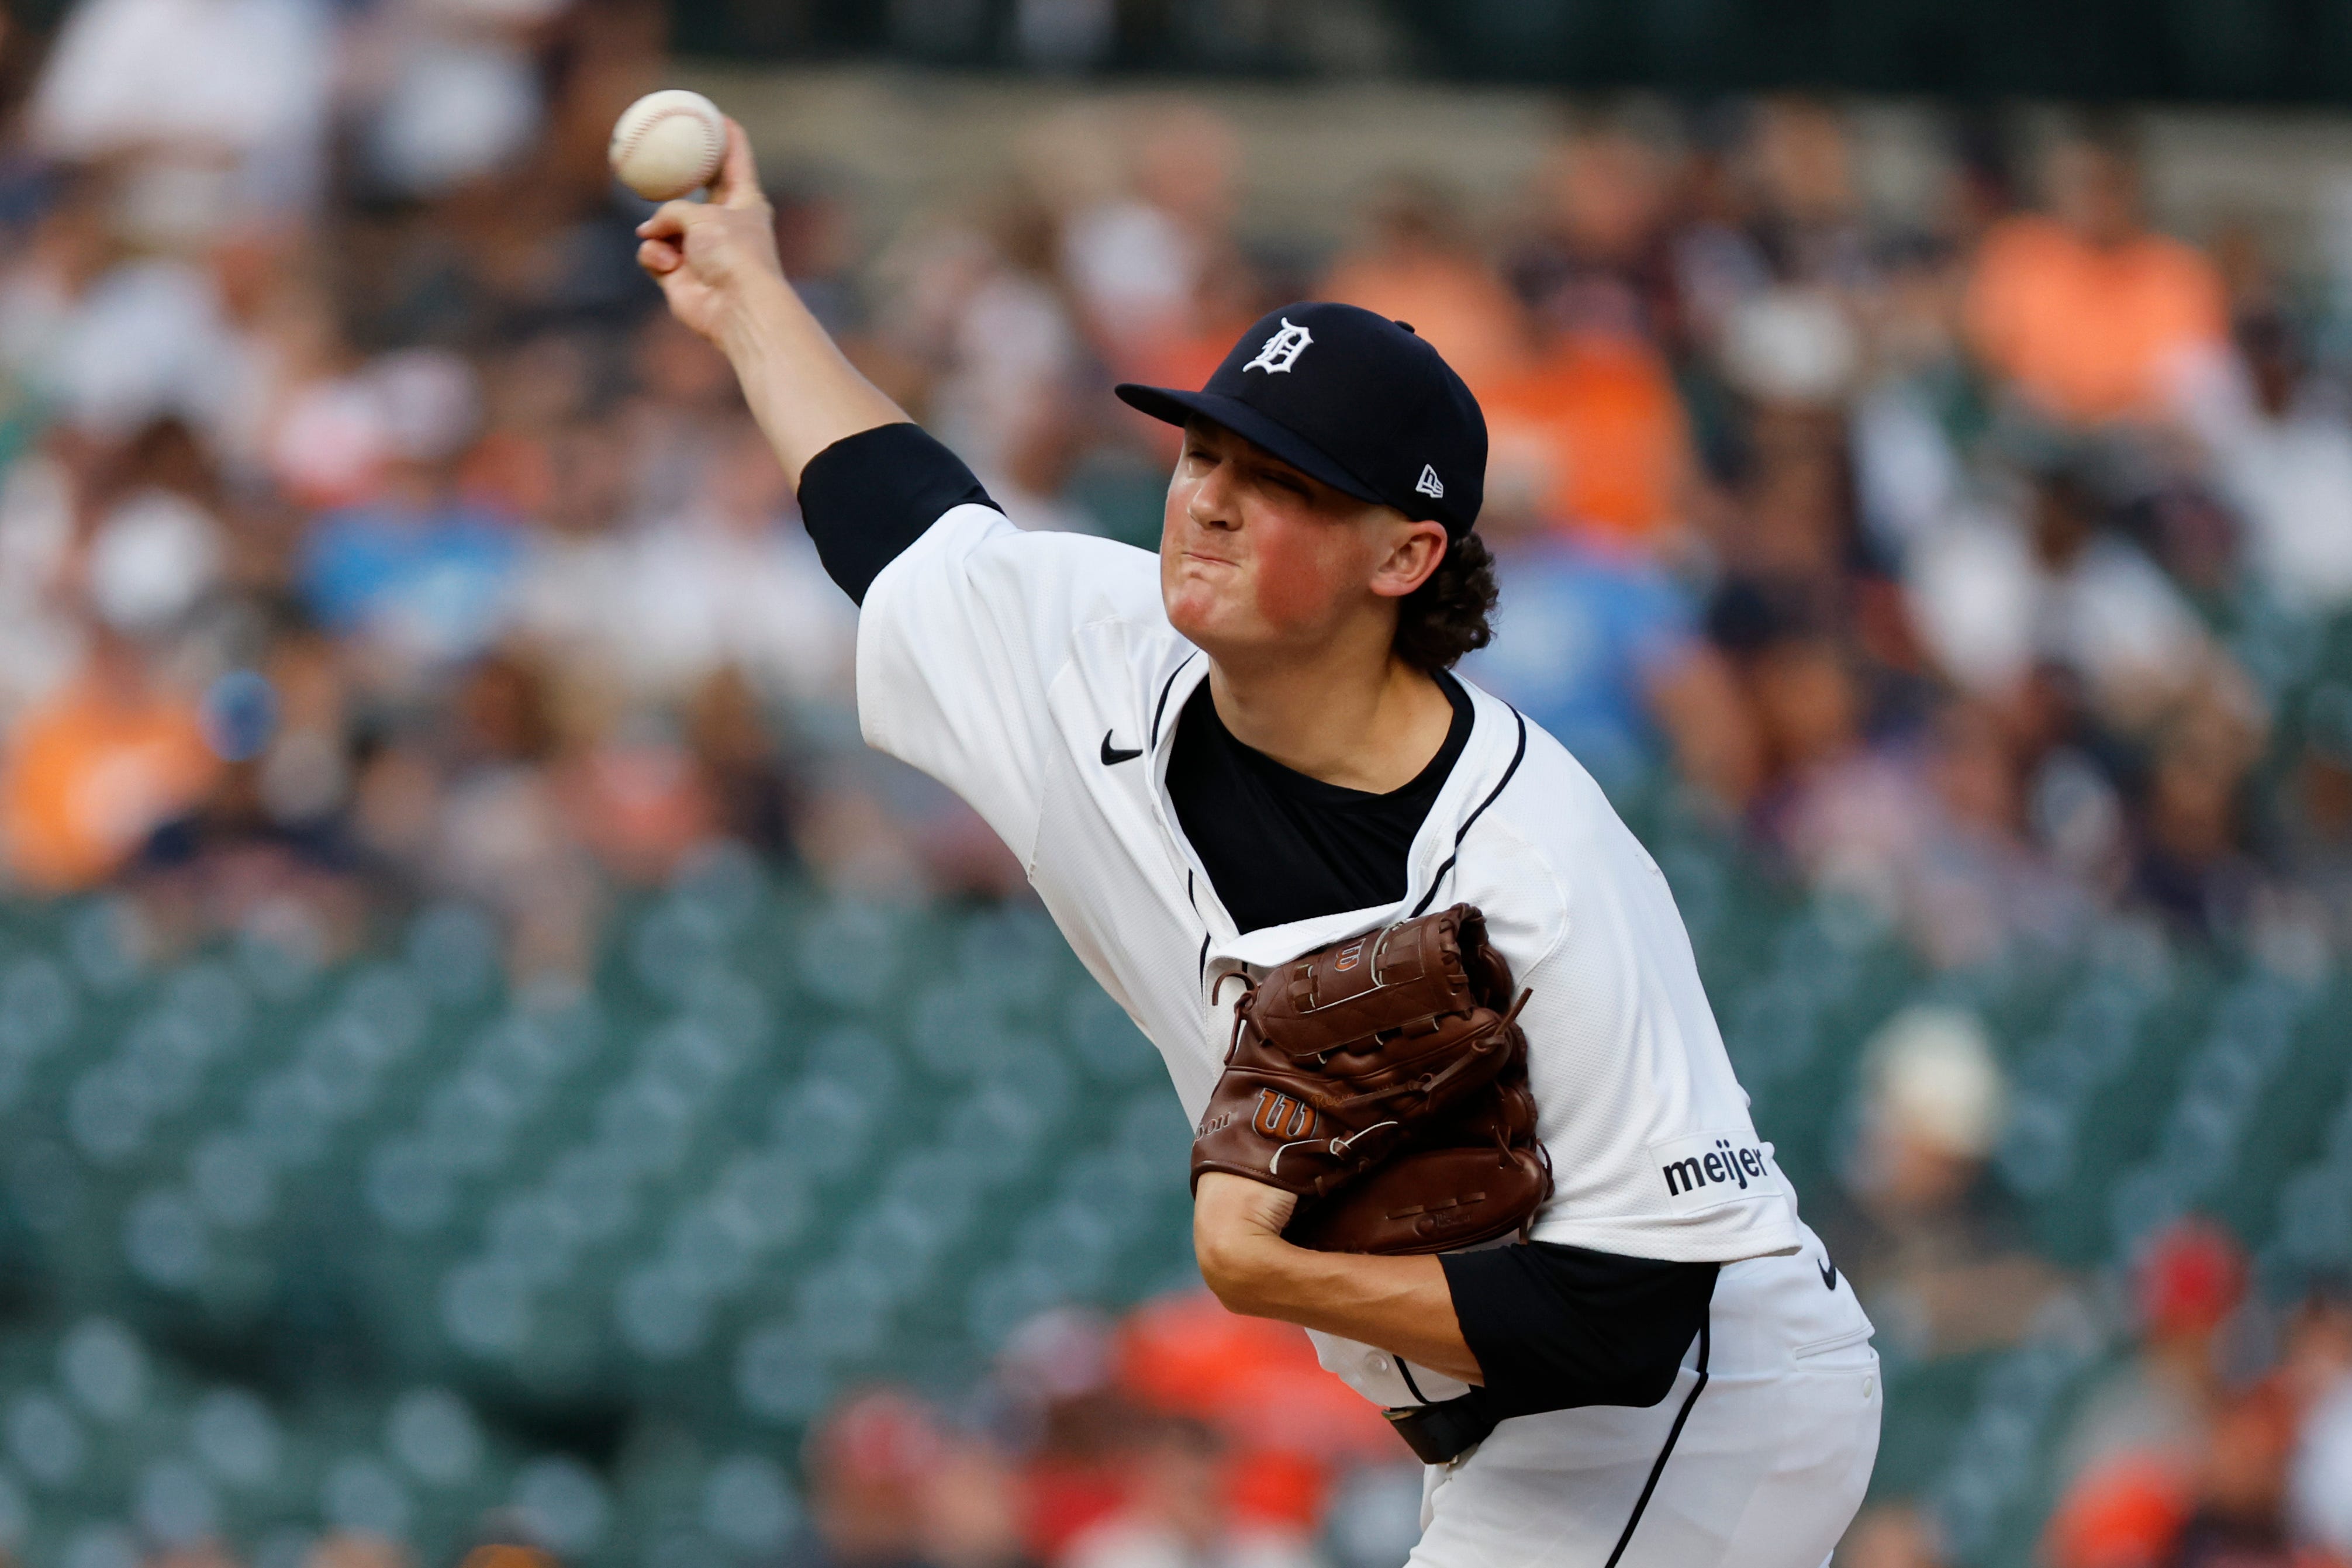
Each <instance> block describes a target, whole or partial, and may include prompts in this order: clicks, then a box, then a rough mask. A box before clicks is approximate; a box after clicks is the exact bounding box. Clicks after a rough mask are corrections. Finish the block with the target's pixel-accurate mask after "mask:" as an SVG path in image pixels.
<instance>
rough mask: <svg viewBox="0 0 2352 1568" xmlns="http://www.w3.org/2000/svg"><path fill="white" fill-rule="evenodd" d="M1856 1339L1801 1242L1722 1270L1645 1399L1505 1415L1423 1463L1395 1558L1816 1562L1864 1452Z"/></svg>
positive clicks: (1431, 1563) (1500, 1562)
mask: <svg viewBox="0 0 2352 1568" xmlns="http://www.w3.org/2000/svg"><path fill="white" fill-rule="evenodd" d="M1869 1336H1870V1321H1869V1319H1868V1318H1866V1317H1864V1314H1863V1311H1862V1308H1861V1305H1860V1304H1859V1303H1858V1302H1856V1301H1855V1300H1854V1299H1853V1288H1852V1287H1851V1286H1849V1285H1848V1284H1847V1283H1846V1282H1845V1280H1844V1279H1843V1278H1842V1277H1839V1276H1838V1275H1836V1274H1835V1272H1834V1271H1833V1270H1832V1269H1831V1268H1829V1267H1828V1263H1827V1259H1826V1258H1825V1257H1824V1256H1823V1255H1822V1252H1821V1251H1820V1244H1819V1243H1818V1242H1813V1241H1811V1240H1810V1238H1809V1241H1808V1245H1807V1247H1806V1248H1805V1250H1804V1251H1803V1252H1801V1253H1800V1254H1798V1255H1796V1256H1795V1257H1791V1258H1755V1259H1751V1260H1749V1261H1748V1262H1745V1263H1735V1264H1729V1265H1727V1266H1726V1267H1725V1268H1724V1269H1723V1272H1722V1274H1721V1276H1720V1277H1719V1278H1718V1279H1717V1285H1716V1293H1715V1301H1714V1304H1713V1306H1712V1307H1711V1309H1710V1310H1709V1321H1708V1326H1707V1332H1706V1334H1705V1335H1703V1336H1702V1337H1701V1338H1700V1340H1699V1341H1698V1342H1696V1343H1695V1344H1693V1346H1692V1347H1691V1350H1690V1352H1689V1353H1688V1354H1687V1355H1685V1357H1684V1361H1683V1370H1682V1374H1681V1376H1680V1377H1679V1378H1677V1379H1676V1381H1675V1388H1674V1391H1673V1392H1672V1393H1670V1394H1667V1395H1666V1397H1665V1398H1664V1399H1663V1400H1661V1401H1660V1402H1659V1403H1658V1404H1656V1405H1653V1406H1651V1407H1650V1408H1648V1409H1645V1410H1635V1409H1630V1408H1626V1407H1622V1406H1593V1407H1590V1408H1587V1409H1582V1410H1559V1411H1552V1412H1549V1413H1548V1414H1545V1415H1522V1416H1517V1417H1515V1418H1513V1419H1511V1420H1508V1421H1506V1422H1504V1423H1503V1424H1502V1425H1500V1426H1497V1427H1496V1428H1495V1431H1494V1433H1493V1434H1492V1435H1491V1436H1488V1437H1487V1438H1486V1441H1485V1442H1484V1443H1481V1444H1480V1445H1479V1446H1478V1447H1476V1448H1475V1449H1473V1450H1471V1452H1469V1453H1468V1454H1466V1455H1465V1456H1464V1457H1463V1458H1459V1459H1456V1460H1454V1462H1453V1463H1452V1464H1449V1465H1433V1466H1431V1467H1430V1468H1429V1470H1428V1473H1427V1476H1426V1479H1424V1481H1423V1489H1422V1510H1421V1511H1422V1527H1423V1533H1422V1540H1421V1544H1420V1545H1419V1546H1418V1547H1417V1548H1415V1549H1414V1551H1413V1553H1412V1559H1411V1563H1410V1564H1409V1568H1523V1565H1524V1568H1535V1565H1537V1564H1541V1565H1543V1568H1824V1564H1825V1563H1826V1562H1827V1560H1828V1558H1829V1556H1830V1553H1831V1552H1832V1550H1833V1549H1834V1548H1835V1547H1836V1545H1837V1542H1838V1538H1839V1537H1840V1536H1841V1535H1843V1534H1844V1533H1845V1528H1846V1526H1847V1524H1848V1523H1850V1522H1851V1521H1853V1515H1854V1510H1856V1509H1858V1508H1859V1507H1860V1506H1861V1504H1862V1497H1863V1492H1864V1489H1865V1488H1866V1487H1867V1486H1868V1485H1869V1482H1870V1469H1871V1465H1872V1462H1873V1461H1874V1459H1875V1458H1877V1454H1878V1422H1879V1414H1880V1407H1881V1403H1882V1401H1883V1399H1884V1397H1885V1395H1884V1391H1883V1390H1882V1388H1881V1386H1880V1379H1879V1372H1878V1355H1877V1352H1874V1351H1873V1350H1872V1349H1871V1347H1870V1338H1869Z"/></svg>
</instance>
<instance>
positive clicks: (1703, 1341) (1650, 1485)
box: [1601, 1312, 1714, 1568]
mask: <svg viewBox="0 0 2352 1568" xmlns="http://www.w3.org/2000/svg"><path fill="white" fill-rule="evenodd" d="M1707 1316H1708V1318H1711V1317H1713V1316H1714V1314H1713V1313H1712V1312H1709V1313H1708V1315H1707ZM1706 1351H1707V1318H1702V1319H1700V1320H1699V1324H1698V1369H1697V1370H1698V1381H1697V1382H1696V1383H1694V1384H1691V1391H1690V1393H1689V1394H1688V1395H1686V1396H1685V1398H1684V1400H1683V1407H1682V1408H1681V1409H1680V1410H1677V1411H1676V1412H1675V1424H1674V1425H1673V1426H1670V1427H1668V1428H1667V1429H1666V1446H1665V1447H1663V1448H1661V1449H1659V1450H1658V1462H1657V1463H1656V1464H1654V1465H1652V1466H1651V1467H1650V1479H1648V1480H1646V1481H1643V1483H1642V1495H1641V1496H1640V1497H1638V1498H1635V1499H1634V1500H1633V1517H1632V1518H1631V1519H1628V1520H1627V1521H1625V1530H1624V1533H1622V1535H1620V1536H1618V1537H1617V1548H1616V1550H1615V1551H1613V1552H1610V1553H1609V1561H1608V1562H1607V1563H1603V1564H1601V1568H1617V1560H1618V1559H1619V1558H1621V1557H1622V1556H1624V1555H1625V1547H1626V1544H1627V1543H1628V1542H1631V1541H1632V1540H1633V1527H1634V1526H1635V1525H1637V1524H1639V1523H1641V1522H1642V1510H1643V1509H1645V1508H1648V1507H1649V1506H1650V1494H1651V1493H1652V1492H1654V1491H1656V1490H1657V1489H1658V1478H1659V1477H1660V1476H1662V1475H1664V1474H1665V1470H1666V1460H1667V1459H1669V1458H1672V1457H1673V1455H1674V1451H1675V1443H1676V1442H1678V1441H1680V1440H1681V1437H1682V1435H1683V1423H1684V1422H1685V1421H1688V1420H1689V1419H1690V1413H1691V1406H1692V1405H1696V1404H1697V1403H1698V1396H1699V1395H1700V1394H1704V1393H1706Z"/></svg>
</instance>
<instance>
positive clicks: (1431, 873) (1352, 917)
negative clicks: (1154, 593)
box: [1150, 649, 1528, 973]
mask: <svg viewBox="0 0 2352 1568" xmlns="http://www.w3.org/2000/svg"><path fill="white" fill-rule="evenodd" d="M1208 678H1209V660H1208V657H1207V656H1206V655H1205V654H1202V653H1201V652H1199V651H1198V650H1197V649H1196V650H1195V651H1194V652H1193V653H1192V654H1191V655H1190V656H1188V657H1187V658H1185V660H1184V662H1183V663H1181V665H1179V666H1177V668H1175V669H1174V670H1173V671H1171V673H1170V675H1169V677H1168V679H1167V680H1166V682H1165V683H1164V684H1163V685H1162V686H1161V688H1160V693H1159V696H1158V700H1157V701H1156V704H1155V710H1154V713H1153V717H1152V724H1151V731H1150V735H1151V742H1150V744H1151V785H1152V787H1151V804H1152V807H1153V809H1154V810H1155V811H1157V812H1158V813H1159V816H1160V831H1161V833H1162V834H1163V835H1165V837H1166V838H1167V841H1168V846H1169V849H1170V852H1171V854H1172V855H1173V856H1174V858H1175V859H1176V862H1177V864H1178V865H1179V866H1180V867H1181V868H1182V869H1183V872H1184V875H1185V886H1186V890H1187V892H1188V894H1189V895H1190V897H1191V900H1192V908H1193V910H1195V911H1196V912H1197V913H1198V914H1199V915H1200V917H1201V922H1202V925H1203V926H1205V927H1206V928H1207V945H1206V946H1205V947H1203V948H1202V971H1203V973H1206V971H1207V969H1208V967H1209V966H1210V965H1211V964H1213V963H1216V962H1217V961H1218V960H1220V959H1223V960H1226V961H1228V962H1230V963H1242V964H1246V965H1248V966H1250V967H1252V968H1270V967H1272V966H1273V965H1275V964H1277V963H1288V962H1289V961H1290V960H1291V959H1294V958H1296V957H1297V956H1298V955H1299V954H1300V953H1302V952H1312V951H1313V950H1314V949H1316V948H1318V947H1321V946H1324V945H1325V944H1327V943H1328V942H1339V941H1342V940H1344V939H1345V938H1348V937H1351V936H1355V935H1358V934H1360V933H1361V932H1364V931H1373V930H1376V929H1378V928H1379V927H1381V926H1384V925H1389V924H1392V923H1393V922H1395V921H1400V920H1406V919H1410V918H1412V916H1414V915H1419V914H1426V913H1427V912H1428V911H1429V910H1433V909H1436V908H1439V907H1440V900H1443V899H1444V898H1445V897H1446V890H1447V889H1449V888H1451V887H1452V886H1453V885H1454V876H1453V873H1454V860H1455V855H1456V853H1457V851H1458V850H1459V848H1460V847H1461V843H1462V840H1463V839H1464V838H1465V837H1467V836H1468V833H1469V830H1470V827H1471V826H1472V825H1473V824H1474V823H1475V822H1476V820H1477V819H1478V816H1480V815H1481V814H1482V813H1483V812H1485V810H1486V807H1487V806H1489V805H1492V804H1494V801H1495V799H1496V796H1498V795H1501V794H1502V792H1503V790H1504V789H1505V787H1507V785H1508V784H1509V783H1510V781H1511V779H1512V778H1513V777H1514V776H1515V775H1516V774H1517V772H1518V768H1519V763H1520V762H1521V760H1522V759H1523V758H1524V757H1525V756H1526V755H1527V748H1528V722H1527V721H1526V720H1525V719H1524V718H1522V717H1521V716H1520V715H1519V713H1518V710H1516V709H1514V708H1513V707H1511V705H1510V704H1509V703H1507V702H1505V701H1503V700H1501V699H1500V698H1497V697H1494V696H1490V695H1489V694H1487V693H1486V692H1485V691H1482V690H1480V689H1478V688H1477V687H1476V686H1475V685H1473V684H1472V683H1471V682H1469V681H1468V680H1462V686H1463V689H1464V690H1465V691H1467V692H1468V693H1469V694H1470V705H1471V722H1470V738H1469V740H1468V742H1466V743H1465V744H1464V746H1463V748H1462V755H1461V756H1460V757H1459V758H1457V759H1456V760H1455V761H1454V771H1453V773H1450V774H1448V775H1447V776H1446V780H1445V784H1444V787H1443V788H1441V789H1440V790H1439V791H1438V792H1437V798H1436V799H1435V800H1433V801H1432V802H1431V803H1430V807H1429V816H1427V817H1425V818H1424V819H1423V822H1422V825H1421V831H1420V832H1419V833H1417V834H1415V835H1414V836H1413V840H1412V852H1411V853H1410V854H1409V855H1408V856H1407V858H1406V884H1405V895H1404V897H1403V898H1402V899H1401V900H1397V901H1396V902H1395V903H1392V904H1375V905H1372V906H1370V907H1368V908H1365V909H1360V910H1339V911H1338V912H1336V913H1333V914H1328V915H1318V916H1316V917H1314V918H1313V919H1311V920H1303V921H1289V922H1288V923H1286V924H1284V925H1278V926H1265V927H1263V928H1261V929H1260V930H1257V931H1250V932H1248V933H1246V934H1242V933H1237V932H1236V931H1234V921H1233V917H1232V916H1231V915H1230V914H1228V913H1226V912H1225V907H1224V903H1223V900H1220V899H1219V898H1218V897H1217V892H1216V889H1214V888H1213V887H1212V886H1210V884H1209V874H1208V872H1206V871H1205V870H1203V869H1202V867H1201V861H1200V858H1199V857H1198V856H1197V855H1195V854H1194V853H1193V851H1192V844H1191V843H1190V841H1188V840H1187V839H1186V838H1185V837H1184V832H1183V828H1182V827H1181V826H1180V825H1179V824H1178V822H1177V820H1176V807H1175V805H1174V804H1173V803H1172V802H1171V800H1170V799H1169V798H1168V760H1169V757H1170V755H1171V752H1173V751H1174V749H1175V742H1176V716H1177V715H1178V714H1179V713H1181V712H1182V711H1183V710H1184V704H1185V703H1186V702H1188V701H1190V700H1192V694H1193V693H1194V692H1195V691H1197V690H1199V689H1200V686H1201V682H1202V681H1203V680H1206V679H1208ZM1454 679H1457V680H1461V679H1462V677H1461V675H1460V673H1459V672H1458V671H1457V672H1456V673H1455V677H1454Z"/></svg>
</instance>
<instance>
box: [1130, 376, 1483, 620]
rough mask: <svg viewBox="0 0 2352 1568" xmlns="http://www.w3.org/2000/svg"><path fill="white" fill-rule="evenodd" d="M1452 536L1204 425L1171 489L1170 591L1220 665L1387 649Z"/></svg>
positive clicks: (1172, 606) (1166, 596)
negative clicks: (1399, 611) (1338, 644)
mask: <svg viewBox="0 0 2352 1568" xmlns="http://www.w3.org/2000/svg"><path fill="white" fill-rule="evenodd" d="M1444 547H1445V530H1444V528H1443V527H1442V526H1441V525H1439V524H1437V523H1434V522H1414V521H1411V520H1410V519H1408V518H1406V517H1405V516H1404V515H1403V514H1402V513H1401V512H1398V511H1396V510H1392V509H1391V508H1389V507H1384V506H1379V505H1374V504H1371V503H1368V502H1365V501H1360V500H1357V499H1356V498H1355V497H1353V496H1350V495H1346V494H1343V493H1342V492H1340V491H1339V490H1336V489H1332V488H1331V487H1330V486H1328V485H1327V484H1324V483H1323V482H1322V481H1321V480H1319V479H1313V478H1311V477H1309V476H1308V475H1306V474H1303V473H1301V472H1299V471H1298V470H1297V468H1292V467H1291V466H1290V465H1289V464H1287V463H1286V462H1284V461H1282V460H1281V459H1280V458H1276V457H1275V456H1274V455H1273V454H1272V453H1270V452H1267V451H1266V450H1265V448H1263V447H1257V446H1255V445H1253V444H1252V443H1250V442H1248V441H1245V440H1244V439H1243V438H1242V437H1239V436H1236V435H1234V433H1233V432H1231V431H1230V430H1226V429H1224V428H1223V427H1222V426H1215V425H1211V424H1208V423H1207V422H1205V421H1202V420H1194V421H1193V422H1192V424H1191V425H1188V426H1185V430H1184V450H1183V453H1182V455H1181V456H1180V457H1179V458H1177V459H1176V473H1175V476H1174V478H1173V479H1171V480H1170V481H1169V485H1168V506H1167V511H1166V514H1165V516H1164V517H1163V519H1162V521H1161V527H1160V596H1161V598H1162V599H1163V600H1164V601H1165V602H1166V604H1167V606H1168V619H1169V621H1170V622H1171V624H1172V625H1173V626H1175V628H1176V629H1177V630H1178V631H1179V632H1181V633H1182V634H1183V635H1184V636H1185V637H1187V638H1189V639H1190V640H1191V641H1192V642H1193V643H1194V644H1196V645H1198V646H1199V647H1202V648H1203V649H1205V650H1206V651H1207V652H1208V654H1209V657H1210V658H1214V659H1218V660H1220V661H1224V660H1228V659H1234V658H1252V657H1264V656H1266V655H1276V656H1280V655H1282V654H1284V653H1286V652H1288V653H1292V654H1299V653H1308V652H1312V651H1314V650H1316V649H1318V648H1320V647H1325V646H1328V644H1330V643H1331V642H1333V641H1334V640H1335V639H1340V638H1344V637H1349V635H1350V634H1351V633H1352V634H1355V635H1357V636H1360V637H1361V638H1362V639H1363V640H1364V641H1365V642H1366V643H1367V645H1368V646H1370V647H1377V648H1380V649H1381V650H1383V651H1384V650H1385V649H1386V647H1387V646H1388V637H1389V635H1390V632H1391V630H1392V628H1393V626H1394V625H1395V613H1396V611H1395V606H1396V601H1397V600H1398V599H1400V598H1402V597H1403V596H1404V595H1407V594H1409V593H1411V592H1412V590H1413V589H1415V588H1417V587H1419V586H1420V585H1421V584H1422V583H1423V581H1424V580H1425V579H1426V578H1427V577H1428V576H1429V574H1430V573H1432V572H1433V571H1435V570H1436V569H1437V563H1438V560H1439V559H1440V557H1442V556H1443V555H1444Z"/></svg>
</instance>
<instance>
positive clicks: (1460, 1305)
mask: <svg viewBox="0 0 2352 1568" xmlns="http://www.w3.org/2000/svg"><path fill="white" fill-rule="evenodd" d="M1438 1262H1439V1263H1441V1264H1443V1265H1444V1268H1445V1284H1446V1288H1447V1289H1449V1290H1450V1291H1452V1293H1453V1296H1454V1316H1455V1317H1456V1318H1457V1319H1458V1320H1459V1321H1460V1322H1461V1324H1462V1338H1463V1341H1464V1342H1465V1343H1466V1344H1468V1345H1469V1347H1470V1353H1471V1354H1472V1355H1474V1356H1475V1357H1477V1358H1478V1370H1479V1371H1480V1372H1481V1373H1484V1374H1485V1376H1486V1405H1487V1408H1488V1409H1490V1410H1491V1411H1492V1412H1493V1413H1494V1414H1495V1415H1496V1416H1497V1417H1508V1416H1512V1415H1534V1414H1536V1413H1537V1412H1538V1411H1544V1410H1571V1409H1574V1408H1576V1407H1578V1406H1580V1405H1655V1404H1656V1403H1658V1401H1660V1400H1661V1399H1664V1397H1665V1396H1666V1394H1667V1393H1668V1391H1670V1390H1671V1389H1672V1388H1673V1387H1674V1385H1675V1369H1676V1368H1677V1367H1679V1366H1680V1365H1681V1364H1682V1359H1683V1354H1684V1352H1686V1351H1688V1350H1689V1349H1690V1346H1691V1342H1692V1341H1693V1340H1695V1339H1696V1338H1697V1337H1698V1331H1699V1326H1700V1325H1701V1324H1702V1323H1704V1322H1705V1321H1706V1310H1707V1303H1708V1302H1709V1301H1710V1300H1713V1299H1714V1296H1715V1276H1716V1269H1717V1265H1715V1264H1712V1263H1665V1262H1660V1261H1658V1260H1656V1259H1654V1258H1620V1257H1617V1256H1615V1255H1614V1254H1612V1253H1606V1252H1591V1251H1588V1250H1586V1249H1585V1248H1583V1247H1560V1246H1556V1245H1554V1244H1552V1243H1549V1242H1541V1241H1538V1242H1529V1243H1522V1244H1519V1245H1516V1246H1511V1247H1488V1248H1486V1250H1484V1251H1480V1252H1449V1253H1446V1254H1444V1255H1443V1256H1441V1257H1440V1258H1438Z"/></svg>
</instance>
